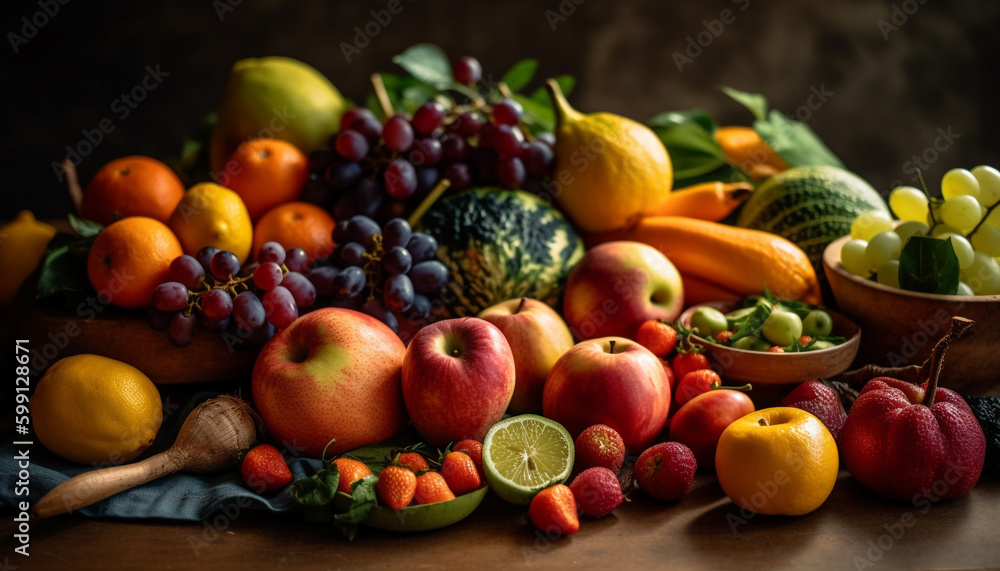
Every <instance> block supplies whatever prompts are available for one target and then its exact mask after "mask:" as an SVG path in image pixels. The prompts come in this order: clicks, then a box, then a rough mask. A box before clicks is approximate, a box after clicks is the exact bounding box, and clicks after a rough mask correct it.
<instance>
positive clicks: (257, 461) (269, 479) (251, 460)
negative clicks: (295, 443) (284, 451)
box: [240, 444, 292, 494]
mask: <svg viewBox="0 0 1000 571" xmlns="http://www.w3.org/2000/svg"><path fill="white" fill-rule="evenodd" d="M240 474H241V475H242V476H243V481H244V482H245V483H246V485H247V487H248V488H250V489H251V490H253V491H254V492H256V493H258V494H270V493H272V492H277V491H278V490H280V489H282V488H284V487H285V486H287V485H288V484H290V483H292V471H291V470H289V469H288V464H286V463H285V458H284V456H282V455H281V452H280V451H278V449H277V448H275V447H274V446H271V445H270V444H261V445H260V446H257V447H256V448H254V449H253V450H251V451H249V452H247V454H246V456H244V457H243V463H242V464H241V465H240Z"/></svg>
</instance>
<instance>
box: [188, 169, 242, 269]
mask: <svg viewBox="0 0 1000 571" xmlns="http://www.w3.org/2000/svg"><path fill="white" fill-rule="evenodd" d="M169 226H170V229H171V230H173V231H174V234H176V235H177V238H178V239H179V240H180V241H181V246H183V247H184V253H185V254H190V255H192V256H193V255H195V254H197V253H198V250H200V249H202V248H204V247H205V246H215V247H216V248H219V249H220V250H228V251H230V252H232V253H234V254H236V257H237V258H239V259H240V263H243V262H245V261H246V259H247V257H248V256H249V255H250V246H251V245H252V244H253V225H252V223H251V222H250V212H249V211H248V210H247V207H246V205H245V204H243V199H242V198H240V195H238V194H236V192H234V191H232V190H229V189H228V188H226V187H224V186H220V185H218V184H215V183H212V182H203V183H201V184H196V185H194V186H192V187H191V188H190V190H188V191H187V192H186V193H185V194H184V198H183V199H182V200H181V202H180V204H178V205H177V208H176V209H175V210H174V213H173V214H171V215H170V224H169Z"/></svg>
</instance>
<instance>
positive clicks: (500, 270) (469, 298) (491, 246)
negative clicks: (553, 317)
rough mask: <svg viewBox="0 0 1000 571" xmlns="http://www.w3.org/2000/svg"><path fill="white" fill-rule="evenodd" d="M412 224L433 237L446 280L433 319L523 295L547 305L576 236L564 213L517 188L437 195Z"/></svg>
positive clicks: (571, 259) (577, 248)
mask: <svg viewBox="0 0 1000 571" xmlns="http://www.w3.org/2000/svg"><path fill="white" fill-rule="evenodd" d="M419 230H420V231H421V232H426V233H428V234H430V235H431V236H433V237H434V238H435V239H436V240H437V242H438V259H439V260H441V262H443V263H444V265H446V266H447V267H448V272H449V277H448V284H447V285H446V286H445V288H444V290H443V291H442V292H441V295H440V299H439V303H435V304H434V306H435V315H436V316H437V317H439V318H450V317H465V316H474V315H476V314H478V313H479V312H480V311H482V310H484V309H486V308H487V307H490V306H492V305H494V304H497V303H499V302H501V301H504V300H508V299H512V298H518V297H528V298H532V299H537V300H540V301H543V302H545V303H547V304H549V305H551V306H553V307H556V306H557V304H558V303H559V296H560V294H561V293H562V290H563V288H564V287H565V285H566V278H567V277H568V276H569V271H570V270H571V269H572V268H573V266H575V265H576V263H577V262H579V261H580V259H581V258H582V257H583V250H584V248H583V240H582V239H581V238H580V236H579V235H578V234H577V233H576V231H575V230H573V227H572V226H570V224H569V222H567V221H566V219H565V218H564V217H563V215H562V214H561V213H560V212H559V211H558V210H556V209H555V208H554V207H552V206H551V205H550V204H549V203H547V202H545V201H544V200H542V199H540V198H538V197H537V196H535V195H534V194H531V193H528V192H524V191H520V190H514V191H510V190H500V189H493V188H482V189H471V190H467V191H465V192H463V193H461V194H457V195H454V196H451V197H448V198H446V199H444V200H440V201H438V202H437V203H436V204H435V205H434V206H432V207H431V209H430V210H428V211H427V213H426V214H424V216H423V217H422V219H421V222H420V227H419Z"/></svg>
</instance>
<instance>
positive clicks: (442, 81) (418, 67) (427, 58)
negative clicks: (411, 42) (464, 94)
mask: <svg viewBox="0 0 1000 571" xmlns="http://www.w3.org/2000/svg"><path fill="white" fill-rule="evenodd" d="M392 61H393V63H395V64H397V65H399V67H401V68H403V69H405V70H406V71H407V72H409V73H410V75H412V76H413V77H415V78H417V79H419V80H420V81H423V82H424V83H429V84H431V85H435V86H444V85H447V84H449V83H453V82H454V77H453V76H452V75H451V63H450V62H449V61H448V56H447V55H445V53H444V50H442V49H441V48H439V47H437V46H435V45H434V44H417V45H415V46H412V47H409V48H407V49H406V50H405V51H404V52H403V53H401V54H399V55H397V56H395V57H393V58H392Z"/></svg>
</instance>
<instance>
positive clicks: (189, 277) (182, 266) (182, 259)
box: [168, 254, 205, 291]
mask: <svg viewBox="0 0 1000 571" xmlns="http://www.w3.org/2000/svg"><path fill="white" fill-rule="evenodd" d="M168 275H169V276H170V279H171V280H172V281H175V282H180V283H182V284H184V287H186V288H187V289H189V290H192V291H194V290H199V289H201V286H202V283H203V282H204V280H205V268H203V267H201V263H199V262H198V260H197V259H195V258H194V257H193V256H188V255H187V254H184V255H183V256H178V257H176V258H174V261H172V262H170V273H169V274H168Z"/></svg>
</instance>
